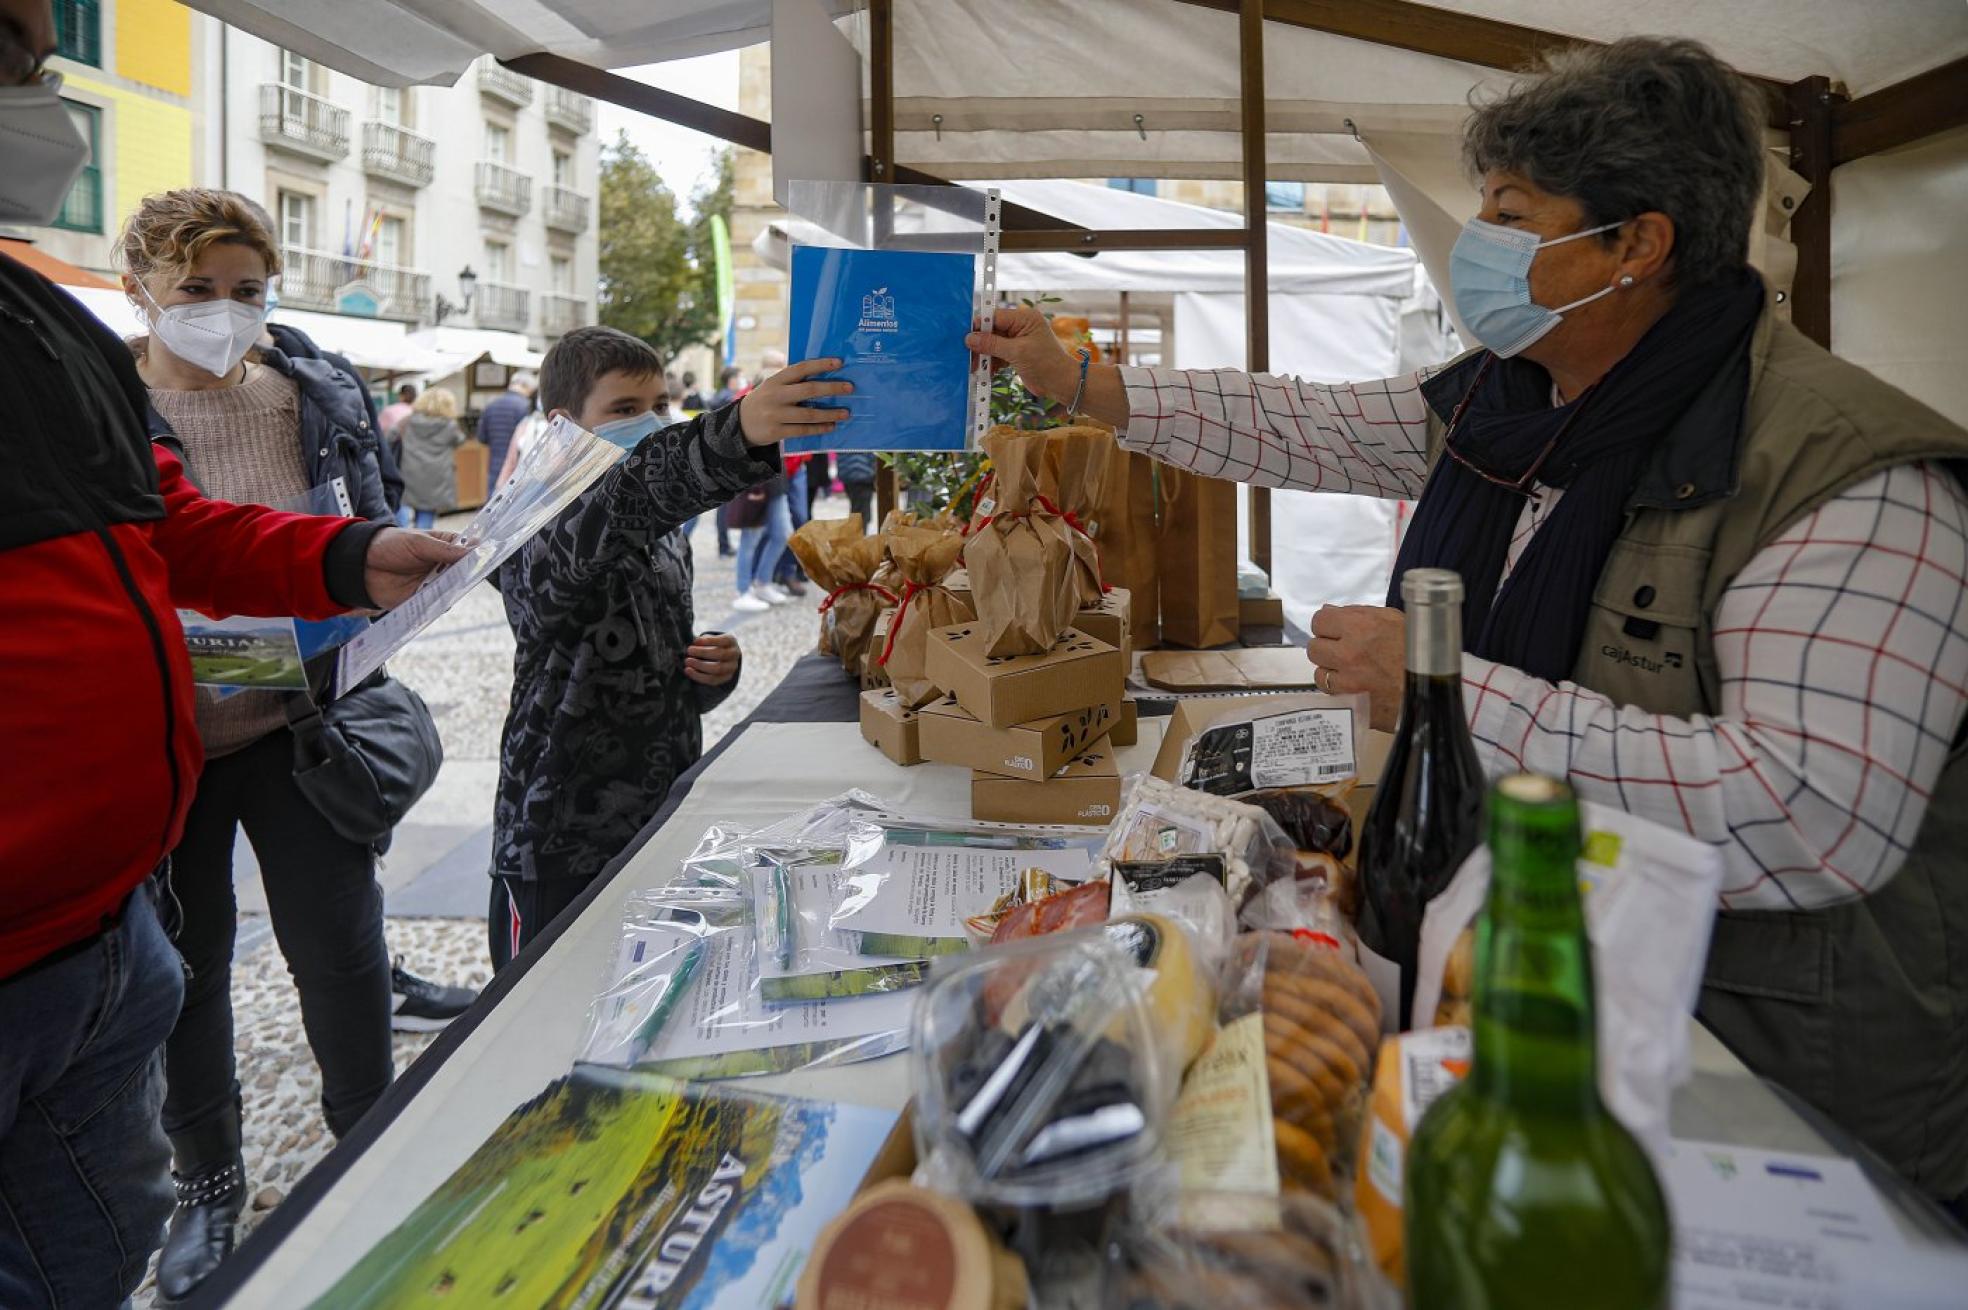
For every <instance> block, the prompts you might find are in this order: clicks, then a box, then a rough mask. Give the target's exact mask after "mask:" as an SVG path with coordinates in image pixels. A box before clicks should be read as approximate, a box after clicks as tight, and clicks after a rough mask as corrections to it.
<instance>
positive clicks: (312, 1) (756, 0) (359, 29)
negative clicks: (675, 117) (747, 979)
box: [188, 0, 855, 86]
mask: <svg viewBox="0 0 1968 1310" xmlns="http://www.w3.org/2000/svg"><path fill="white" fill-rule="evenodd" d="M188 3H189V4H190V5H191V7H192V8H193V9H199V10H203V11H204V12H205V13H208V14H211V15H212V16H213V17H215V18H222V19H224V20H225V21H226V22H228V23H231V24H232V25H233V26H234V27H237V28H240V29H242V30H244V31H248V32H251V33H252V34H253V35H255V36H258V37H262V38H264V39H266V40H268V41H271V42H273V43H274V44H275V45H279V46H284V47H285V48H287V49H289V50H292V51H294V52H295V53H296V54H300V55H305V56H306V57H307V58H309V59H313V60H316V61H318V62H320V63H323V64H326V65H328V66H329V67H330V68H334V69H339V70H340V71H341V72H344V73H347V74H349V75H350V76H351V77H359V78H361V79H362V80H363V81H365V82H373V83H375V84H376V85H377V86H412V85H416V84H419V83H432V84H436V85H440V86H449V85H450V84H451V83H453V82H455V81H457V80H458V79H459V78H460V77H462V76H463V75H464V73H465V70H466V69H468V68H469V67H471V64H472V61H473V60H475V59H477V58H479V57H480V56H481V55H485V54H490V55H493V56H494V57H496V58H499V59H512V58H516V57H517V56H519V55H528V54H538V53H541V52H547V53H551V54H557V55H564V56H566V57H568V58H570V59H578V60H580V61H581V62H582V63H584V64H592V65H594V66H595V67H597V68H628V67H632V66H635V65H638V64H653V63H659V62H662V61H663V60H668V59H683V58H686V57H688V56H691V55H703V54H711V53H713V52H715V51H718V50H733V49H736V48H738V47H740V46H747V45H755V44H757V43H758V42H760V41H763V40H765V39H766V35H767V33H768V32H769V31H770V29H771V26H772V0H647V2H644V3H637V2H636V0H332V3H323V2H322V0H188ZM822 3H824V4H826V5H827V7H828V9H829V10H830V11H831V12H833V13H836V14H841V13H846V12H849V11H851V10H852V9H853V8H854V7H855V5H854V0H822Z"/></svg>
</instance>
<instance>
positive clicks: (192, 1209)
mask: <svg viewBox="0 0 1968 1310" xmlns="http://www.w3.org/2000/svg"><path fill="white" fill-rule="evenodd" d="M239 1118H240V1114H239V1107H238V1105H237V1104H236V1103H235V1105H234V1106H233V1109H232V1112H231V1113H230V1114H227V1115H223V1116H221V1117H220V1118H219V1119H218V1120H216V1121H214V1122H212V1123H210V1124H201V1125H199V1126H198V1127H197V1128H194V1129H190V1130H188V1131H186V1132H181V1133H172V1134H171V1154H172V1156H173V1157H174V1160H173V1163H174V1164H175V1166H176V1167H175V1168H173V1169H172V1171H171V1180H172V1182H173V1183H174V1184H176V1186H177V1191H178V1206H177V1209H175V1210H173V1211H172V1212H171V1230H170V1232H169V1233H168V1234H167V1235H166V1236H165V1238H164V1253H163V1254H162V1255H161V1256H160V1257H158V1261H157V1301H158V1304H159V1305H166V1306H169V1305H176V1304H177V1303H178V1302H180V1301H182V1300H184V1299H185V1298H186V1297H188V1296H190V1295H191V1294H192V1293H193V1292H194V1291H196V1290H197V1289H198V1285H199V1284H200V1283H202V1282H204V1281H205V1280H206V1279H207V1278H209V1277H211V1276H212V1271H213V1270H214V1269H217V1268H218V1267H219V1264H220V1262H221V1261H223V1260H224V1259H225V1258H226V1257H227V1256H229V1255H231V1254H232V1245H233V1237H234V1234H235V1232H236V1230H237V1228H238V1225H239V1212H240V1210H241V1209H243V1208H244V1206H245V1203H246V1162H245V1161H244V1160H243V1159H241V1158H240V1154H239Z"/></svg>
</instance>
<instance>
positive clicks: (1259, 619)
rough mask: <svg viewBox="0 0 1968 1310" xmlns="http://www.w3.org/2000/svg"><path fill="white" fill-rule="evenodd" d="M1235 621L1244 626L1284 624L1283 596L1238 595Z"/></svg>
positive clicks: (1279, 626)
mask: <svg viewBox="0 0 1968 1310" xmlns="http://www.w3.org/2000/svg"><path fill="white" fill-rule="evenodd" d="M1237 622H1238V624H1239V625H1240V626H1242V627H1246V628H1282V627H1284V626H1285V598H1284V597H1283V596H1279V595H1275V594H1274V595H1267V596H1239V597H1238V598H1237Z"/></svg>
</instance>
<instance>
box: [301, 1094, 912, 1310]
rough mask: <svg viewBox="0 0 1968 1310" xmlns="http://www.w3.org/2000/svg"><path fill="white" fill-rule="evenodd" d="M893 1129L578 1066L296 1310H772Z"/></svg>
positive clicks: (867, 1116) (833, 1109)
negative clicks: (308, 1307) (308, 1305)
mask: <svg viewBox="0 0 1968 1310" xmlns="http://www.w3.org/2000/svg"><path fill="white" fill-rule="evenodd" d="M895 1122H896V1115H895V1113H894V1112H893V1111H890V1110H875V1109H868V1108H865V1107H861V1106H851V1105H833V1104H829V1103H825V1102H820V1101H802V1100H793V1099H788V1098H785V1097H775V1096H768V1095H765V1094H763V1093H758V1092H747V1091H740V1090H736V1089H731V1088H723V1087H719V1088H711V1087H705V1086H700V1085H695V1084H685V1083H678V1082H674V1081H671V1080H669V1079H665V1078H661V1077H657V1076H655V1075H652V1074H639V1073H632V1072H622V1071H614V1070H605V1069H590V1068H585V1067H584V1068H581V1069H578V1070H576V1071H575V1072H574V1073H572V1074H570V1075H568V1076H567V1077H565V1078H561V1079H559V1080H557V1081H555V1082H554V1083H553V1084H552V1085H551V1086H549V1087H548V1088H547V1089H546V1090H545V1091H544V1092H542V1093H541V1094H540V1095H539V1096H537V1097H535V1098H534V1099H533V1100H531V1101H528V1102H527V1103H526V1104H525V1105H522V1106H520V1107H519V1109H517V1110H515V1111H514V1112H513V1113H512V1115H511V1116H510V1117H508V1118H507V1120H506V1121H505V1123H504V1124H502V1125H500V1127H499V1130H498V1131H497V1132H495V1133H494V1134H493V1135H492V1137H491V1138H490V1139H488V1140H487V1141H486V1142H485V1144H484V1145H482V1146H481V1147H479V1149H478V1150H477V1151H475V1152H474V1153H473V1154H472V1157H471V1159H469V1160H467V1161H466V1162H465V1164H464V1166H463V1167H462V1168H460V1169H459V1170H458V1171H457V1172H456V1173H454V1174H453V1175H451V1177H450V1178H449V1179H447V1180H446V1181H445V1182H444V1184H443V1185H442V1186H440V1187H439V1188H438V1189H437V1191H436V1192H434V1193H432V1194H431V1195H430V1196H429V1197H427V1198H426V1199H425V1200H424V1202H423V1203H422V1204H421V1205H419V1206H418V1207H417V1208H416V1210H415V1211H413V1212H412V1213H411V1215H410V1217H409V1218H408V1219H406V1220H404V1222H403V1223H402V1224H401V1225H400V1226H398V1228H397V1229H396V1230H395V1231H394V1232H392V1233H391V1234H390V1235H389V1236H388V1237H386V1238H384V1239H383V1240H382V1241H381V1242H380V1243H378V1244H377V1245H376V1246H375V1247H374V1248H373V1249H372V1250H370V1251H369V1252H368V1254H366V1255H365V1256H363V1257H362V1259H361V1260H360V1261H359V1262H358V1263H357V1264H356V1265H355V1267H354V1268H352V1269H350V1270H349V1272H348V1273H347V1274H346V1275H344V1276H343V1277H342V1279H341V1281H340V1282H338V1283H336V1284H335V1286H334V1288H333V1289H331V1290H330V1291H329V1292H328V1293H327V1295H325V1296H323V1297H322V1298H321V1299H319V1300H318V1301H316V1302H315V1303H314V1310H370V1308H372V1307H374V1308H378V1310H380V1308H381V1307H390V1308H392V1310H395V1308H396V1307H433V1308H438V1307H444V1308H448V1307H457V1306H471V1307H514V1308H515V1310H519V1308H521V1307H524V1308H525V1310H533V1308H534V1307H542V1308H545V1307H552V1308H553V1310H708V1308H709V1307H711V1306H718V1307H726V1306H729V1307H753V1306H757V1307H761V1308H767V1307H774V1306H778V1305H781V1304H789V1303H790V1302H791V1299H792V1290H793V1286H794V1284H795V1283H796V1282H797V1281H798V1278H799V1271H800V1266H801V1264H802V1262H803V1261H804V1259H805V1256H806V1252H807V1251H808V1250H809V1249H811V1247H812V1245H813V1241H814V1239H815V1237H816V1236H817V1235H818V1234H819V1231H820V1229H821V1227H822V1226H823V1225H824V1224H825V1223H826V1222H827V1221H828V1220H829V1219H831V1218H833V1217H834V1216H835V1215H836V1214H838V1213H840V1211H842V1210H843V1209H845V1208H846V1207H847V1203H848V1201H849V1200H850V1199H851V1198H852V1197H853V1195H854V1192H855V1189H856V1188H857V1187H858V1186H859V1184H860V1182H861V1179H862V1178H863V1177H864V1176H865V1175H866V1173H867V1171H868V1168H869V1166H870V1165H871V1164H872V1163H873V1162H874V1160H875V1157H876V1156H877V1155H878V1154H879V1153H880V1152H881V1149H882V1146H883V1144H884V1143H885V1142H886V1141H887V1139H888V1136H889V1134H890V1132H891V1131H892V1130H893V1128H894V1126H895Z"/></svg>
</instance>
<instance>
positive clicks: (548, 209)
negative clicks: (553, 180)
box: [540, 186, 588, 232]
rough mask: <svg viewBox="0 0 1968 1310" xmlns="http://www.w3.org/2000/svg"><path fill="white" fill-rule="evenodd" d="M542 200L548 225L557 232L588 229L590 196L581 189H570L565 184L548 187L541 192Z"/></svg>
mask: <svg viewBox="0 0 1968 1310" xmlns="http://www.w3.org/2000/svg"><path fill="white" fill-rule="evenodd" d="M540 201H541V205H540V207H541V209H542V211H543V212H544V213H545V215H546V220H547V226H548V227H550V228H553V229H554V230H555V231H556V232H585V231H587V230H588V198H587V197H586V196H584V195H582V194H581V193H580V192H579V191H570V190H568V189H567V188H566V187H564V186H550V187H546V188H545V189H543V190H542V192H541V194H540Z"/></svg>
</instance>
